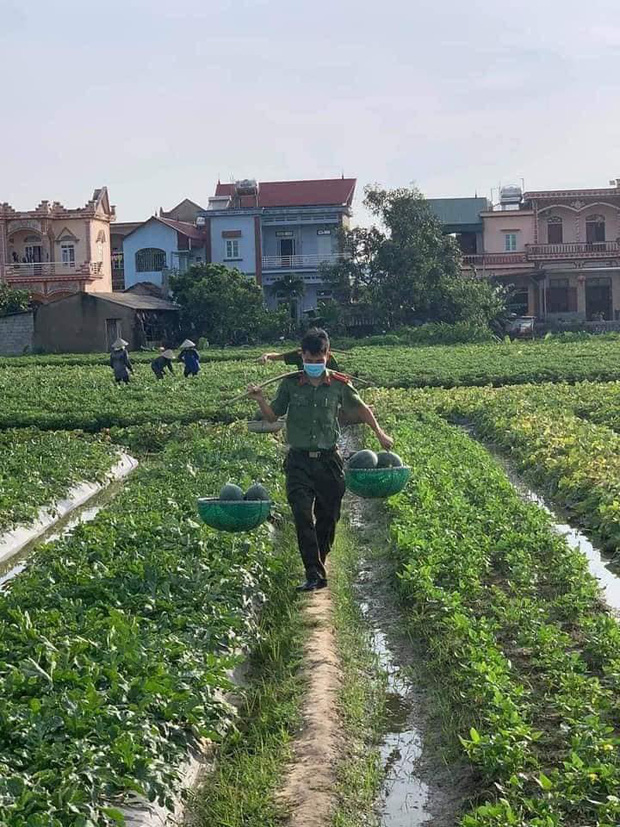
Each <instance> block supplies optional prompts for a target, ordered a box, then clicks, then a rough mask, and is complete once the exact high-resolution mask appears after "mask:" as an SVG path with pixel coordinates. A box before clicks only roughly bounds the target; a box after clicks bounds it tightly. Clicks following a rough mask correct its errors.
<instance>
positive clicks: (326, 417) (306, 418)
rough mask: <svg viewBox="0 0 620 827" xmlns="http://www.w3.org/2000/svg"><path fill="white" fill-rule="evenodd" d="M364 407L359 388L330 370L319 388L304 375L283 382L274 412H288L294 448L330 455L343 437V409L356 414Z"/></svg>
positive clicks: (287, 421) (273, 404)
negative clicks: (340, 417)
mask: <svg viewBox="0 0 620 827" xmlns="http://www.w3.org/2000/svg"><path fill="white" fill-rule="evenodd" d="M363 404H364V403H363V402H362V400H361V398H360V397H359V395H358V393H357V391H356V390H355V388H353V387H352V386H351V385H349V384H348V382H343V381H341V380H340V379H336V378H335V377H334V372H333V371H331V370H327V371H326V372H325V375H324V377H323V381H322V382H321V384H320V385H317V386H316V387H315V386H314V385H311V384H310V382H309V381H308V377H307V376H306V375H305V374H303V373H302V374H301V375H300V376H289V377H287V378H286V379H283V380H282V382H281V383H280V387H279V389H278V393H277V395H276V398H275V399H274V400H273V402H272V403H271V409H272V411H273V412H274V413H275V414H276V416H284V414H285V413H287V411H288V417H287V420H286V433H287V439H288V443H289V445H290V446H291V448H302V449H304V450H306V451H326V450H328V449H330V448H333V447H334V446H335V444H336V442H337V440H338V436H339V435H340V426H339V424H338V412H339V411H340V409H342V410H344V411H345V413H352V412H354V411H355V410H356V409H357V408H358V407H359V406H360V405H363Z"/></svg>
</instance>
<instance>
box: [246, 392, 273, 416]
mask: <svg viewBox="0 0 620 827" xmlns="http://www.w3.org/2000/svg"><path fill="white" fill-rule="evenodd" d="M248 396H249V397H250V399H253V400H254V401H255V402H256V403H257V405H258V407H259V408H260V412H261V413H262V415H263V419H266V420H267V422H275V421H276V420H277V418H278V417H277V416H276V415H275V413H274V412H273V409H272V407H271V405H270V404H269V402H267V400H266V399H265V397H264V396H263V391H262V390H261V388H259V387H258V385H248Z"/></svg>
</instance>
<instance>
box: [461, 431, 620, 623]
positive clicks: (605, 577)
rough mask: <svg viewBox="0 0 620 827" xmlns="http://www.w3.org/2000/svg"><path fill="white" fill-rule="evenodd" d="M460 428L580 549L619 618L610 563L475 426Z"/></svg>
mask: <svg viewBox="0 0 620 827" xmlns="http://www.w3.org/2000/svg"><path fill="white" fill-rule="evenodd" d="M459 426H460V427H461V428H462V429H463V430H464V431H466V432H467V434H468V435H469V436H470V437H471V438H472V439H475V440H476V441H478V442H480V443H481V444H482V445H484V447H485V448H486V449H487V451H488V452H489V453H490V454H492V456H493V457H494V458H495V460H496V461H497V462H498V463H499V465H501V467H502V468H503V469H504V471H505V473H506V476H507V477H508V479H509V480H510V482H511V483H512V484H513V486H514V487H515V489H516V490H517V491H518V493H519V494H520V496H521V497H523V499H525V500H528V501H529V502H532V503H535V504H536V505H538V506H540V508H542V509H543V510H544V511H546V512H547V514H548V515H549V516H550V518H551V521H552V527H553V530H554V531H555V532H556V533H557V534H559V535H560V536H561V537H564V539H565V540H566V542H567V543H568V545H569V546H570V547H571V548H574V549H577V551H580V552H581V553H582V554H583V555H584V557H585V558H586V560H587V561H588V569H589V571H590V574H591V575H592V576H593V577H594V578H595V579H596V580H597V581H598V584H599V586H600V589H601V596H602V598H603V600H604V601H605V603H606V604H607V605H608V606H609V608H610V609H611V610H612V612H613V613H614V614H615V615H617V616H619V617H620V575H618V574H615V573H614V572H613V571H612V570H611V569H610V568H609V563H610V560H609V559H607V558H606V557H605V556H604V555H603V554H602V553H601V552H600V550H599V549H598V548H597V547H596V546H595V545H594V544H593V543H592V542H591V541H590V540H589V539H588V537H587V536H586V535H585V534H583V533H582V532H581V531H579V529H578V528H574V527H573V526H571V525H570V524H569V522H568V517H567V515H566V514H565V513H564V512H563V511H562V509H561V508H559V507H557V506H554V505H551V504H550V503H548V502H547V501H546V500H545V499H544V497H541V496H540V494H537V493H536V492H535V491H533V490H532V489H531V488H530V487H529V485H528V484H527V483H526V482H525V481H524V479H523V478H522V477H521V475H520V474H519V473H518V472H517V471H516V470H515V469H514V467H513V466H512V464H511V463H510V461H509V460H507V459H506V457H505V456H504V455H503V454H502V453H501V452H500V450H499V448H498V447H497V446H496V445H494V444H493V443H489V442H486V441H485V440H483V439H481V438H480V437H479V436H478V434H477V432H476V428H475V426H474V425H472V424H471V423H469V422H467V423H465V422H462V423H459Z"/></svg>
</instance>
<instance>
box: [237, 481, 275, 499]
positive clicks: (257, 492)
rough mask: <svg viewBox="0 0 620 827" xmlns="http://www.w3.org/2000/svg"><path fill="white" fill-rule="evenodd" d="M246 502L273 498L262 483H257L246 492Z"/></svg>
mask: <svg viewBox="0 0 620 827" xmlns="http://www.w3.org/2000/svg"><path fill="white" fill-rule="evenodd" d="M243 499H244V500H270V499H271V497H270V496H269V494H268V493H267V489H266V488H265V486H264V485H261V484H260V482H255V483H254V485H251V486H250V487H249V488H248V490H247V491H246V492H245V497H244V498H243Z"/></svg>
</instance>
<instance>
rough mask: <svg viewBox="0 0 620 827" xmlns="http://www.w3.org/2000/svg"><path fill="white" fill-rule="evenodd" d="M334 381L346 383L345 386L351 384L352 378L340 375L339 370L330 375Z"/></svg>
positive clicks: (344, 374)
mask: <svg viewBox="0 0 620 827" xmlns="http://www.w3.org/2000/svg"><path fill="white" fill-rule="evenodd" d="M329 375H330V376H331V377H332V378H333V379H337V380H338V381H339V382H344V383H345V385H350V384H351V377H350V376H347V374H346V373H340V372H339V371H337V370H332V371H331V372H330V374H329Z"/></svg>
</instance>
